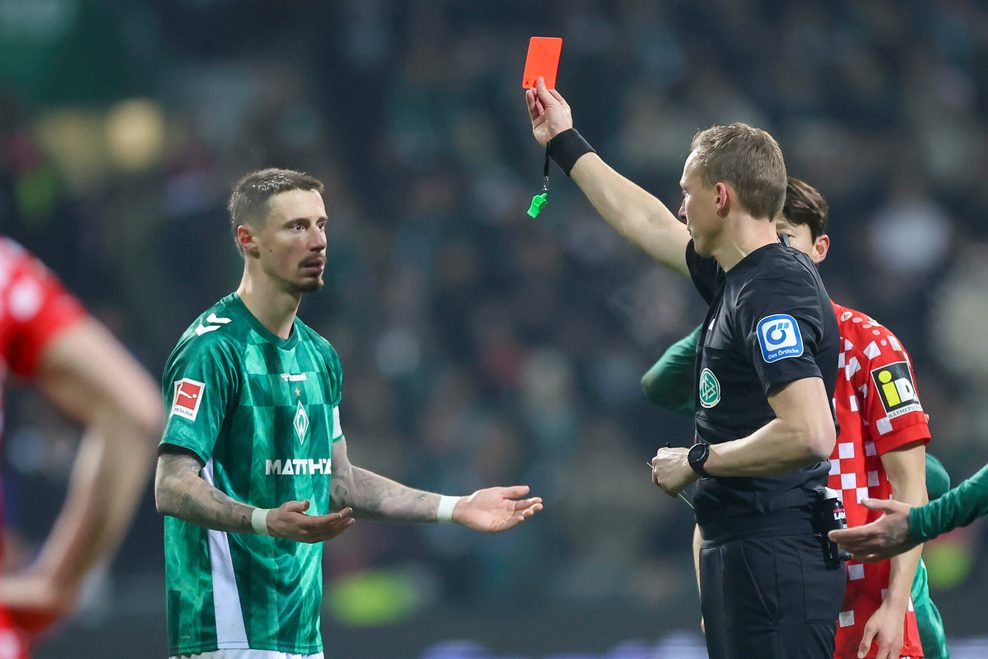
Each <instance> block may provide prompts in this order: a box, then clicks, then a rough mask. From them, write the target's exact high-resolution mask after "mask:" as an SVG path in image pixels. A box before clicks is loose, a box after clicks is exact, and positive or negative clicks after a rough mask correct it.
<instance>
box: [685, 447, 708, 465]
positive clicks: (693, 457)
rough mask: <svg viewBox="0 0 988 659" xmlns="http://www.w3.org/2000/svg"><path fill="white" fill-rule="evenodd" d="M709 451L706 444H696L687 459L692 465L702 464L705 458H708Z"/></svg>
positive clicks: (691, 448)
mask: <svg viewBox="0 0 988 659" xmlns="http://www.w3.org/2000/svg"><path fill="white" fill-rule="evenodd" d="M708 450H709V449H708V448H707V445H706V444H694V445H693V446H692V447H690V452H689V453H688V454H687V455H686V459H687V460H688V461H689V463H690V464H691V465H695V464H701V463H703V462H704V458H706V457H707V451H708Z"/></svg>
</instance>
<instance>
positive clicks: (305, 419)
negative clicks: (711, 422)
mask: <svg viewBox="0 0 988 659" xmlns="http://www.w3.org/2000/svg"><path fill="white" fill-rule="evenodd" d="M718 395H719V394H718ZM292 425H293V426H295V434H296V435H298V443H299V444H305V431H306V430H308V429H309V416H308V415H307V414H306V413H305V408H304V407H302V401H299V402H298V409H297V410H296V412H295V419H294V420H293V421H292Z"/></svg>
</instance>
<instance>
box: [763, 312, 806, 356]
mask: <svg viewBox="0 0 988 659" xmlns="http://www.w3.org/2000/svg"><path fill="white" fill-rule="evenodd" d="M757 333H758V345H759V347H760V348H761V349H762V359H764V360H765V363H766V364H771V363H773V362H777V361H779V360H780V359H789V358H790V357H799V356H801V355H802V354H803V335H802V334H800V332H799V324H798V323H797V322H796V319H795V318H793V317H792V316H790V315H789V314H785V313H777V314H772V315H771V316H765V317H764V318H762V319H761V320H759V321H758V329H757Z"/></svg>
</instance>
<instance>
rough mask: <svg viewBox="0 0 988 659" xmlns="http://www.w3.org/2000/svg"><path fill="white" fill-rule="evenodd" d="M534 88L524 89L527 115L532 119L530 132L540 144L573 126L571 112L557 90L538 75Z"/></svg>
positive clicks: (543, 144)
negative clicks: (547, 85) (549, 86)
mask: <svg viewBox="0 0 988 659" xmlns="http://www.w3.org/2000/svg"><path fill="white" fill-rule="evenodd" d="M535 84H536V87H535V89H526V90H525V101H526V102H527V103H528V116H529V117H530V118H531V119H532V134H533V135H535V139H536V141H538V143H539V144H541V145H542V146H545V145H546V143H547V142H548V141H549V140H551V139H552V138H554V137H555V136H556V135H559V134H560V133H562V132H563V131H567V130H569V129H570V128H572V127H573V112H572V110H570V108H569V104H568V103H567V102H566V99H564V98H563V97H562V96H561V95H560V94H559V92H557V91H556V90H555V89H549V88H548V87H546V86H545V79H543V78H542V77H539V79H538V80H537V81H536V83H535Z"/></svg>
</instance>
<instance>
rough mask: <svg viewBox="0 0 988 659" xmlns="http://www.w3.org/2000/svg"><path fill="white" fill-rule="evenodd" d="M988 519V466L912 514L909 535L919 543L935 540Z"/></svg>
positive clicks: (917, 507)
mask: <svg viewBox="0 0 988 659" xmlns="http://www.w3.org/2000/svg"><path fill="white" fill-rule="evenodd" d="M984 515H988V465H985V466H984V467H982V468H981V469H980V470H979V471H978V472H977V473H976V474H974V475H973V476H971V477H970V478H968V479H967V480H966V481H962V482H961V484H960V485H958V486H957V487H955V488H954V489H952V490H950V491H949V492H947V493H946V494H944V495H943V496H942V497H940V498H939V499H937V500H936V501H931V502H930V503H928V504H926V505H924V506H916V507H915V508H913V509H912V510H910V511H909V532H910V534H911V535H912V536H913V538H915V539H916V540H917V541H918V542H926V541H927V540H932V539H933V538H935V537H937V536H938V535H940V534H941V533H946V532H947V531H950V530H951V529H954V528H956V527H958V526H967V525H968V524H970V523H971V522H973V521H974V520H975V519H977V518H978V517H982V516H984Z"/></svg>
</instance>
